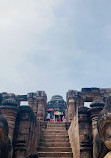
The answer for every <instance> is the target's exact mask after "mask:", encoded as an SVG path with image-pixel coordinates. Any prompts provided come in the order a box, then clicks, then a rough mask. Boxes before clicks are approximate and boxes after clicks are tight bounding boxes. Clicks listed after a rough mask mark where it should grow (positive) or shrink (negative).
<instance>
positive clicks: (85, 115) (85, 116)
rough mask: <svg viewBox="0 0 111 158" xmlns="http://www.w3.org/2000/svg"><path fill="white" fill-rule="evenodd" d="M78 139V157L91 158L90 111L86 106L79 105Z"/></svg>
mask: <svg viewBox="0 0 111 158" xmlns="http://www.w3.org/2000/svg"><path fill="white" fill-rule="evenodd" d="M78 122H79V140H80V158H83V157H85V158H92V141H91V138H92V126H91V118H90V112H89V111H88V108H87V107H79V109H78Z"/></svg>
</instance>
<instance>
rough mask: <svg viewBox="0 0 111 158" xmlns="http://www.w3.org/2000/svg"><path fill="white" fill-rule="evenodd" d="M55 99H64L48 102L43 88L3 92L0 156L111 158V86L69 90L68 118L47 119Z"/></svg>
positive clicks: (59, 97)
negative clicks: (48, 111)
mask: <svg viewBox="0 0 111 158" xmlns="http://www.w3.org/2000/svg"><path fill="white" fill-rule="evenodd" d="M55 98H56V100H57V99H58V101H60V100H61V99H62V98H61V96H59V95H57V96H54V97H52V99H51V102H50V103H47V95H46V93H45V92H44V91H37V92H33V93H28V94H27V95H15V94H14V93H6V92H3V93H0V158H37V157H47V158H48V157H50V158H51V157H64V158H72V157H73V158H111V88H82V90H81V91H76V90H69V91H68V92H67V94H66V104H64V105H63V107H61V108H63V109H64V108H65V109H66V110H65V117H66V120H65V121H64V122H47V121H46V120H45V118H46V110H47V108H48V106H53V101H54V100H55ZM23 101H27V104H28V105H21V102H23ZM86 102H89V104H90V106H88V107H86V106H85V103H86ZM20 105H21V106H20ZM61 105H62V104H61Z"/></svg>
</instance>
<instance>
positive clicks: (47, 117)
mask: <svg viewBox="0 0 111 158" xmlns="http://www.w3.org/2000/svg"><path fill="white" fill-rule="evenodd" d="M50 116H51V115H50V113H49V112H48V113H47V116H46V120H47V121H50Z"/></svg>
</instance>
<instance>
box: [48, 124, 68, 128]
mask: <svg viewBox="0 0 111 158" xmlns="http://www.w3.org/2000/svg"><path fill="white" fill-rule="evenodd" d="M47 127H66V125H65V124H48V125H47Z"/></svg>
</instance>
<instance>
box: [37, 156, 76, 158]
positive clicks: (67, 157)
mask: <svg viewBox="0 0 111 158" xmlns="http://www.w3.org/2000/svg"><path fill="white" fill-rule="evenodd" d="M40 157H41V156H40ZM40 157H38V158H40ZM42 158H57V157H42ZM59 158H73V157H72V156H70V157H59Z"/></svg>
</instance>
